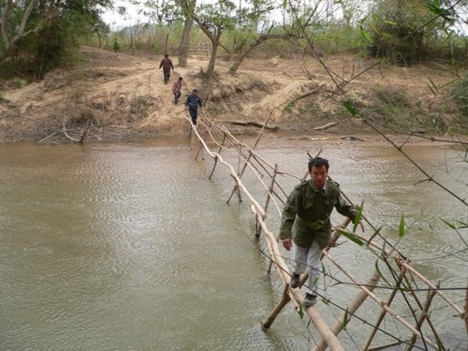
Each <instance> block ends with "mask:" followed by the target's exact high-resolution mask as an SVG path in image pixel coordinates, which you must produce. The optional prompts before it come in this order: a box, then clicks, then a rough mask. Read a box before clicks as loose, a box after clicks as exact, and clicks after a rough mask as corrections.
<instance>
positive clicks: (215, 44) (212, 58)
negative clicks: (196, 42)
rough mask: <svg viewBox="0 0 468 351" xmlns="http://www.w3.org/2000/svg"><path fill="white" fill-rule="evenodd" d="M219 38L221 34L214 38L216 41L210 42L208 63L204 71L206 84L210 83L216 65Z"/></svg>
mask: <svg viewBox="0 0 468 351" xmlns="http://www.w3.org/2000/svg"><path fill="white" fill-rule="evenodd" d="M219 37H221V34H220V35H217V36H216V40H212V41H211V56H210V62H208V68H207V69H206V81H207V82H209V81H211V78H212V77H213V73H214V69H215V64H216V53H217V52H218V46H219Z"/></svg>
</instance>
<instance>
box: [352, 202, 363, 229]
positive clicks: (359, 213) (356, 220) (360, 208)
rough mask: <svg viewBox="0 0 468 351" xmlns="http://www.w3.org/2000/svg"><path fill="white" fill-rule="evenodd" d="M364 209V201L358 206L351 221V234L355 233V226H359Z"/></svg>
mask: <svg viewBox="0 0 468 351" xmlns="http://www.w3.org/2000/svg"><path fill="white" fill-rule="evenodd" d="M363 208H364V200H362V202H361V206H359V209H358V211H357V213H356V218H354V221H353V233H356V229H357V226H358V225H359V222H360V221H361V218H362V209H363Z"/></svg>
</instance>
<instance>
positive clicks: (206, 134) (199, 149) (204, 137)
mask: <svg viewBox="0 0 468 351" xmlns="http://www.w3.org/2000/svg"><path fill="white" fill-rule="evenodd" d="M207 136H208V131H206V132H205V135H204V136H203V140H206V137H207ZM202 150H203V145H202V144H201V143H200V147H199V148H198V151H197V154H196V156H195V160H196V159H197V158H198V155H199V154H200V152H201V151H202ZM202 160H204V158H203V156H202Z"/></svg>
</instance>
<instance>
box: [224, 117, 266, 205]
mask: <svg viewBox="0 0 468 351" xmlns="http://www.w3.org/2000/svg"><path fill="white" fill-rule="evenodd" d="M270 117H271V113H269V114H268V117H267V119H266V120H265V122H264V123H263V127H262V129H261V130H260V133H258V136H257V139H256V140H255V143H254V145H253V147H252V150H255V148H256V147H257V145H258V142H259V141H260V138H261V136H262V134H263V131H264V130H265V126H266V125H267V123H268V121H269V120H270ZM251 155H252V154H251V153H249V156H248V157H247V160H246V161H245V162H244V166H243V168H242V170H241V171H240V172H239V178H241V177H242V176H243V175H244V172H245V169H246V168H247V163H248V162H249V160H250V157H251ZM236 189H237V188H236V187H234V189H232V192H231V195H230V196H229V198H228V199H227V201H226V202H227V203H229V201H230V200H231V198H232V195H234V192H235V191H236Z"/></svg>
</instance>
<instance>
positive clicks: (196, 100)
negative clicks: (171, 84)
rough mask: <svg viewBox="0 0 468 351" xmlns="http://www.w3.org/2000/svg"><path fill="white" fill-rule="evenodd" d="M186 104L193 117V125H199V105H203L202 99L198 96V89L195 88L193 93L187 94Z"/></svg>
mask: <svg viewBox="0 0 468 351" xmlns="http://www.w3.org/2000/svg"><path fill="white" fill-rule="evenodd" d="M185 106H187V109H188V111H189V113H190V117H191V118H192V123H193V125H195V126H196V125H197V117H198V106H200V107H202V99H201V98H200V97H199V96H198V90H197V89H193V91H192V94H190V95H189V96H187V100H186V101H185Z"/></svg>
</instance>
